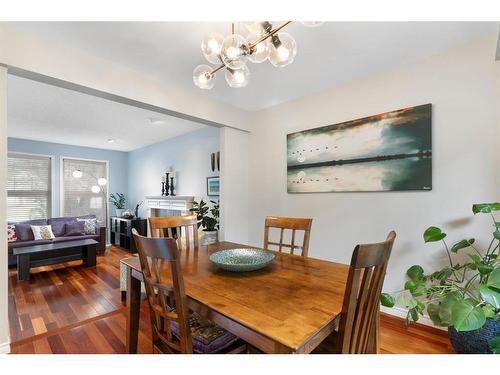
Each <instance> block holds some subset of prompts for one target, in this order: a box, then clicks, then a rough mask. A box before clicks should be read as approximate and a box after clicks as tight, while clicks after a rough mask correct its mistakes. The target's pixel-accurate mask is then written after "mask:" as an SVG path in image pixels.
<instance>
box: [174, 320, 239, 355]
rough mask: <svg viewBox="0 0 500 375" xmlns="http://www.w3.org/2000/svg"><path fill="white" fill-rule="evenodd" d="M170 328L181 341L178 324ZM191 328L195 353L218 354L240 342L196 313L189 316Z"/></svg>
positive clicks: (175, 323)
mask: <svg viewBox="0 0 500 375" xmlns="http://www.w3.org/2000/svg"><path fill="white" fill-rule="evenodd" d="M170 327H171V330H172V333H173V334H174V336H175V337H176V338H177V339H179V325H178V324H177V322H174V321H172V322H171V325H170ZM189 327H190V328H191V337H192V339H193V351H194V352H195V353H203V354H209V353H218V352H220V351H222V350H224V349H226V348H227V347H229V346H231V345H232V344H234V343H235V342H236V341H238V337H236V336H235V335H233V334H232V333H230V332H228V331H226V330H225V329H223V328H221V327H219V326H218V325H216V324H214V323H212V322H211V321H209V320H207V319H204V318H202V317H201V316H200V315H199V314H197V313H195V312H193V313H191V314H190V316H189Z"/></svg>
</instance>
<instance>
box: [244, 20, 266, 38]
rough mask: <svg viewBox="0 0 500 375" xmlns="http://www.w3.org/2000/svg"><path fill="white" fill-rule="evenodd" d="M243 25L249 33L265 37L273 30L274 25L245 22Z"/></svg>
mask: <svg viewBox="0 0 500 375" xmlns="http://www.w3.org/2000/svg"><path fill="white" fill-rule="evenodd" d="M243 24H244V25H245V27H246V29H247V30H248V32H250V33H252V34H257V35H264V34H265V33H266V32H269V31H271V29H272V28H273V25H272V24H271V23H270V22H269V21H259V22H243Z"/></svg>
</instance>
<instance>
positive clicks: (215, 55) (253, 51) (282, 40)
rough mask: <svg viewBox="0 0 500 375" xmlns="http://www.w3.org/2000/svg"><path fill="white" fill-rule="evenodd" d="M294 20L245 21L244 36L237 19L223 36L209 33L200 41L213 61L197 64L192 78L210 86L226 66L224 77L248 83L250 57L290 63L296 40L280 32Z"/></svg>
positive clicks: (276, 63) (256, 60)
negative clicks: (238, 30) (276, 22)
mask: <svg viewBox="0 0 500 375" xmlns="http://www.w3.org/2000/svg"><path fill="white" fill-rule="evenodd" d="M291 22H292V21H286V22H284V23H282V24H281V25H279V26H278V27H275V28H273V25H272V24H271V23H270V22H269V21H263V22H249V23H248V22H247V23H245V25H246V27H247V29H248V31H249V32H250V34H249V35H248V36H247V37H246V38H245V37H243V36H242V35H240V34H235V32H234V23H233V24H232V26H231V34H230V35H229V36H227V37H225V38H224V36H222V35H220V34H217V33H210V34H208V35H207V36H206V37H205V38H203V40H202V42H201V51H202V53H203V56H205V59H206V60H207V61H208V62H209V63H211V64H218V66H217V67H212V66H210V65H198V66H197V67H196V68H195V69H194V71H193V82H194V84H195V85H196V86H198V87H199V88H200V89H205V90H210V89H211V88H213V87H214V85H215V74H216V73H217V72H218V71H219V70H221V69H224V68H225V69H226V72H225V78H226V82H227V84H228V85H229V86H230V87H235V88H237V87H245V86H246V85H247V84H248V81H249V78H250V70H249V69H248V67H247V66H246V62H247V60H248V61H250V62H253V63H256V64H260V63H262V62H264V61H266V60H269V62H270V63H271V64H272V65H274V66H276V67H279V68H281V67H284V66H287V65H290V64H291V63H292V62H293V60H294V59H295V55H296V54H297V43H296V42H295V39H293V37H292V36H291V35H290V34H288V33H282V32H280V31H281V30H282V29H283V28H285V27H286V26H288V25H289V24H290V23H291ZM322 23H323V22H320V21H304V22H302V24H303V25H304V26H307V27H317V26H320V25H321V24H322Z"/></svg>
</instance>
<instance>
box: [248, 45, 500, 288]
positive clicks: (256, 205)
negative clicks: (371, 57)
mask: <svg viewBox="0 0 500 375" xmlns="http://www.w3.org/2000/svg"><path fill="white" fill-rule="evenodd" d="M494 52H495V41H494V40H493V39H488V40H483V41H481V42H480V43H476V44H475V45H470V46H466V47H462V48H461V49H457V50H454V51H450V52H448V53H446V54H443V55H439V56H434V57H431V58H427V59H426V60H423V61H421V62H419V63H415V64H412V65H407V66H404V67H402V68H399V69H397V70H393V71H390V72H386V73H383V74H379V75H374V76H370V77H366V78H364V79H360V80H357V81H353V82H351V83H349V84H347V85H344V86H341V87H336V88H334V89H331V90H328V91H325V92H321V93H318V94H315V95H311V96H307V97H304V98H301V99H299V100H296V101H293V102H289V103H285V104H283V105H279V106H277V107H273V108H271V109H269V110H266V111H262V112H259V113H257V114H256V116H255V118H254V119H253V122H254V123H255V124H256V125H255V128H254V129H253V130H252V132H251V134H250V147H249V149H250V192H251V194H250V197H251V201H252V204H251V210H250V223H249V228H250V229H249V233H250V242H251V243H253V244H255V245H261V244H262V237H263V223H264V217H265V216H266V215H271V214H272V215H286V216H295V217H312V218H313V219H314V221H313V226H312V232H311V235H312V238H311V244H310V251H309V255H310V256H312V257H317V258H323V259H329V260H333V261H339V262H343V263H348V262H349V261H350V257H351V253H352V250H353V248H354V246H355V244H357V243H364V242H372V241H381V240H383V239H385V236H386V234H387V233H388V232H389V231H390V230H391V229H395V230H396V231H397V234H398V238H397V240H396V244H395V247H394V250H393V255H392V259H391V261H390V264H389V269H388V274H387V278H386V282H385V288H384V289H385V290H386V291H396V290H399V289H401V287H402V282H403V280H404V272H405V270H406V269H407V267H408V266H410V265H412V264H415V263H420V264H422V265H423V266H424V268H426V269H427V270H431V269H433V268H435V267H436V266H437V264H436V263H435V262H436V260H442V261H445V258H444V256H443V253H442V252H440V246H439V245H436V244H428V245H424V243H423V240H422V233H423V230H424V229H425V228H426V227H428V226H430V225H439V226H442V227H444V229H445V230H446V231H449V238H450V240H451V241H453V240H460V239H462V238H464V237H477V238H478V239H481V240H480V243H482V244H484V243H485V242H487V241H488V239H489V238H491V237H490V236H491V222H490V221H489V220H490V219H489V218H488V217H480V216H478V217H472V213H471V205H472V204H473V203H474V202H489V201H494V200H497V199H499V198H500V195H499V190H498V184H497V182H498V180H497V177H498V174H499V171H498V164H497V162H498V161H499V160H500V159H499V150H500V147H499V146H500V145H499V133H498V127H497V121H498V107H499V104H500V102H499V98H500V96H499V95H498V91H496V90H497V88H496V87H495V85H496V84H497V83H496V76H495V75H496V74H498V68H497V66H495V63H494ZM366 63H367V64H369V63H370V62H369V61H367V62H366ZM497 64H498V63H497ZM425 103H433V124H432V126H433V134H432V136H433V190H432V191H429V192H380V193H326V194H287V191H286V134H287V133H291V132H295V131H299V130H304V129H309V128H314V127H319V126H323V125H328V124H335V123H339V122H343V121H347V120H351V119H356V118H361V117H365V116H369V115H374V114H379V113H382V112H386V111H391V110H396V109H400V108H405V107H410V106H414V105H419V104H425ZM443 264H444V263H443Z"/></svg>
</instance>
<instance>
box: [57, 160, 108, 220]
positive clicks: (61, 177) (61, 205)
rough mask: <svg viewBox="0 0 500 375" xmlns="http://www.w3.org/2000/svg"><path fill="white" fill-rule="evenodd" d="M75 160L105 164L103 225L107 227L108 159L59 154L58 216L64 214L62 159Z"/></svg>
mask: <svg viewBox="0 0 500 375" xmlns="http://www.w3.org/2000/svg"><path fill="white" fill-rule="evenodd" d="M65 159H67V160H77V161H90V162H95V163H104V164H105V165H106V181H107V184H106V202H105V203H106V209H105V216H106V217H105V218H104V226H105V227H108V223H109V218H110V215H109V160H99V159H86V158H79V157H73V156H61V157H60V158H59V216H60V217H63V216H64V160H65Z"/></svg>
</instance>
